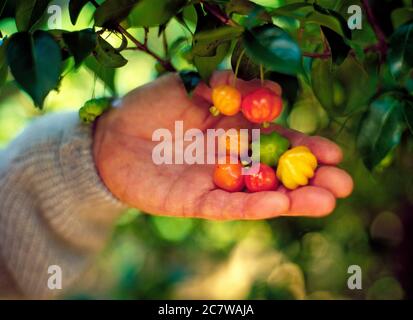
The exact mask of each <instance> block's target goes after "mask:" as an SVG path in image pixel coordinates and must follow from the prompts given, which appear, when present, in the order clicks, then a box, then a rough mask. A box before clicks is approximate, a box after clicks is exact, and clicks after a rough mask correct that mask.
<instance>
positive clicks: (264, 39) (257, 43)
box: [243, 25, 302, 75]
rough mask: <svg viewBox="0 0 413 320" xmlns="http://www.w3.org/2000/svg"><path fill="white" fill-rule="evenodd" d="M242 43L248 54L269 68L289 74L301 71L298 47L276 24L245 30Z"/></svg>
mask: <svg viewBox="0 0 413 320" xmlns="http://www.w3.org/2000/svg"><path fill="white" fill-rule="evenodd" d="M243 43H244V46H245V50H246V53H247V54H248V56H249V57H250V58H251V59H253V60H254V61H256V62H257V63H259V64H263V65H264V66H265V67H266V68H267V69H269V70H272V71H277V72H280V73H285V74H290V75H295V74H297V73H299V72H301V71H302V64H301V50H300V47H299V46H298V44H297V43H296V42H295V41H294V40H293V39H292V38H291V37H290V35H289V34H288V33H287V32H285V31H284V30H282V29H281V28H279V27H277V26H274V25H264V26H260V27H255V28H253V29H251V30H250V31H246V32H244V35H243Z"/></svg>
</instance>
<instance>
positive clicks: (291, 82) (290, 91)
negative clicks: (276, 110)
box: [266, 71, 300, 106]
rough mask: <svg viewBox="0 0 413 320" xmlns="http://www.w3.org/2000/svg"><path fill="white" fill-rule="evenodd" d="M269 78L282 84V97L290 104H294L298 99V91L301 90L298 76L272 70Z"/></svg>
mask: <svg viewBox="0 0 413 320" xmlns="http://www.w3.org/2000/svg"><path fill="white" fill-rule="evenodd" d="M266 78H267V77H266ZM268 79H270V80H271V81H275V82H277V83H279V84H280V85H281V86H282V95H281V96H282V98H283V99H285V100H287V101H288V103H289V105H290V106H291V105H293V104H294V102H295V101H296V99H297V95H298V92H299V91H300V86H299V82H298V78H297V77H296V76H290V75H288V74H282V73H278V72H274V71H272V72H270V73H269V75H268Z"/></svg>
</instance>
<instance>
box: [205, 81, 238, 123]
mask: <svg viewBox="0 0 413 320" xmlns="http://www.w3.org/2000/svg"><path fill="white" fill-rule="evenodd" d="M212 103H213V105H214V106H213V107H211V109H210V110H211V113H212V114H213V115H218V114H220V113H221V114H223V115H226V116H233V115H235V114H237V113H238V112H239V111H240V109H241V93H240V92H239V91H238V90H237V89H236V88H234V87H232V86H229V85H220V86H218V87H215V88H214V89H213V90H212Z"/></svg>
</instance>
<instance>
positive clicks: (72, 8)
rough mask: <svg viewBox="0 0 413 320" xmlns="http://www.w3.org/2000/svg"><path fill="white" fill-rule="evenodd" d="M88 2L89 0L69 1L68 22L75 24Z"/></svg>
mask: <svg viewBox="0 0 413 320" xmlns="http://www.w3.org/2000/svg"><path fill="white" fill-rule="evenodd" d="M88 2H89V0H70V2H69V14H70V21H71V22H72V24H73V25H75V24H76V21H77V18H79V14H80V12H81V11H82V9H83V7H84V6H85V5H86V4H87V3H88Z"/></svg>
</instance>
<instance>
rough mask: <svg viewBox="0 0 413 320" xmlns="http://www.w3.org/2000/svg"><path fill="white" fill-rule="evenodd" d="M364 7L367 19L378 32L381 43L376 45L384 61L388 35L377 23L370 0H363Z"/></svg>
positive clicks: (376, 32)
mask: <svg viewBox="0 0 413 320" xmlns="http://www.w3.org/2000/svg"><path fill="white" fill-rule="evenodd" d="M362 4H363V8H364V10H365V11H366V15H367V20H368V21H369V23H370V25H371V26H372V28H373V31H374V33H375V34H376V37H377V40H378V41H379V43H378V44H377V45H376V49H377V50H378V51H379V52H380V54H381V61H382V62H383V61H384V59H385V57H386V54H387V42H386V35H385V34H384V32H383V30H381V28H380V25H379V24H378V23H377V20H376V18H375V17H374V14H373V10H372V8H371V7H370V4H369V1H368V0H362Z"/></svg>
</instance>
